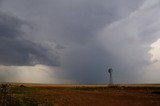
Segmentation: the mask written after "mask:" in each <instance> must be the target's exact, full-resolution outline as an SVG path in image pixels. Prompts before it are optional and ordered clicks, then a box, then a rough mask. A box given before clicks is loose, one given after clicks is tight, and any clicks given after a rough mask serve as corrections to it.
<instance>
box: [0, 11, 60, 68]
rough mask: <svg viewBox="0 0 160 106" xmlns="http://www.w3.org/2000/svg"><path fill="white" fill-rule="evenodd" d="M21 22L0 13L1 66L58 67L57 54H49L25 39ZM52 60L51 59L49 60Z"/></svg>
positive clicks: (11, 16)
mask: <svg viewBox="0 0 160 106" xmlns="http://www.w3.org/2000/svg"><path fill="white" fill-rule="evenodd" d="M24 26H28V27H30V26H29V24H28V23H26V22H25V21H23V20H20V19H18V18H17V17H15V16H13V15H11V14H5V13H3V12H1V13H0V51H1V52H0V64H1V65H35V64H47V65H55V66H57V65H60V63H59V61H58V54H57V53H56V52H54V53H53V52H52V54H51V53H49V51H50V50H48V49H47V48H45V47H43V45H40V44H36V43H35V42H32V41H30V40H28V39H26V38H25V36H27V34H26V33H25V32H24V31H23V27H24ZM50 58H52V59H50Z"/></svg>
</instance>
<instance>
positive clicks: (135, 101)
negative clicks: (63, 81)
mask: <svg viewBox="0 0 160 106" xmlns="http://www.w3.org/2000/svg"><path fill="white" fill-rule="evenodd" d="M24 86H25V87H24V88H20V87H19V85H16V84H15V85H14V84H13V85H12V88H13V97H14V98H17V99H20V98H26V99H25V100H34V101H36V102H37V104H38V106H160V85H148V86H147V85H137V86H136V85H134V86H133V85H115V86H106V85H32V84H28V85H27V84H24Z"/></svg>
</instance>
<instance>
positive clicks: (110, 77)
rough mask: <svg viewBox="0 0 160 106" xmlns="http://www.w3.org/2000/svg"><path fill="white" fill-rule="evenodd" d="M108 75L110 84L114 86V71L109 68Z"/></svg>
mask: <svg viewBox="0 0 160 106" xmlns="http://www.w3.org/2000/svg"><path fill="white" fill-rule="evenodd" d="M108 73H109V84H110V85H112V84H113V79H112V73H113V69H112V68H109V69H108Z"/></svg>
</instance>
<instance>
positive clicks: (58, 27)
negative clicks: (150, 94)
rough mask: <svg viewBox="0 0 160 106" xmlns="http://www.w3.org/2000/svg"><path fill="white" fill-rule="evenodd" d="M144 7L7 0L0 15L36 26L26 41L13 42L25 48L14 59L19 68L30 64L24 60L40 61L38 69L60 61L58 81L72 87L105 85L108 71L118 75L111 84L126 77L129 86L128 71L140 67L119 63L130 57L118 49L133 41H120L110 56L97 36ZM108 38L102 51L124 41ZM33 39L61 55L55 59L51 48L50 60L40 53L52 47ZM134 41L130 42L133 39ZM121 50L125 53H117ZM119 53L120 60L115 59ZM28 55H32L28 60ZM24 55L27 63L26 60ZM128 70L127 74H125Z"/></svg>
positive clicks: (123, 1) (103, 1) (81, 0)
mask: <svg viewBox="0 0 160 106" xmlns="http://www.w3.org/2000/svg"><path fill="white" fill-rule="evenodd" d="M143 2H144V0H141V1H140V0H134V1H133V0H112V1H111V0H98V1H97V0H45V1H44V0H39V1H36V0H15V1H9V0H8V1H6V2H5V3H4V5H3V6H2V10H3V11H9V12H12V13H14V14H16V15H17V17H21V18H22V19H24V20H27V21H30V22H33V23H35V24H37V26H35V27H37V29H38V30H37V32H34V34H31V35H30V36H29V37H30V39H29V41H26V40H22V42H20V41H18V40H16V41H15V42H16V43H17V44H18V45H24V47H20V48H23V49H21V51H28V52H25V53H22V54H21V55H18V56H20V57H19V58H22V59H20V63H22V62H23V61H22V60H23V59H25V60H26V61H24V62H25V63H23V64H28V63H30V60H29V59H31V60H32V59H33V60H35V62H36V61H40V62H41V63H42V64H46V62H47V63H48V64H50V63H57V61H60V63H61V66H60V67H61V69H62V71H61V72H60V73H59V77H64V78H66V79H72V80H74V81H75V82H76V83H94V84H95V83H96V84H98V83H101V84H102V83H107V81H106V80H107V78H108V76H107V75H108V74H107V68H108V67H113V68H114V70H115V71H117V72H115V76H116V77H117V79H116V82H118V81H117V80H119V79H121V80H120V81H119V82H124V79H125V78H127V79H128V80H129V82H134V81H133V80H134V77H135V75H133V76H132V74H135V72H133V71H135V70H136V68H135V66H136V65H142V64H143V62H142V61H139V59H138V61H137V60H136V61H134V62H131V61H129V60H127V59H126V58H125V59H124V60H123V58H122V57H123V56H124V55H125V56H127V57H130V56H131V54H132V53H131V52H130V51H129V52H128V51H127V48H130V47H129V46H128V47H127V46H123V45H127V44H128V43H130V41H131V42H132V37H131V38H129V37H127V38H128V40H127V41H128V42H123V40H122V42H121V43H122V44H120V45H119V46H118V47H117V48H115V51H110V49H108V48H107V50H106V48H105V47H103V46H102V45H101V43H100V42H99V41H98V38H99V33H98V32H99V31H100V30H101V29H103V28H104V27H106V26H109V25H110V24H111V23H113V22H115V21H117V20H121V19H123V18H126V17H128V16H129V15H130V14H131V13H132V12H134V11H136V10H137V9H138V8H139V6H140V5H141V4H142V3H143ZM17 5H18V7H17ZM117 30H118V28H117ZM114 32H116V31H114ZM28 33H29V32H28ZM107 34H108V35H106V36H108V38H107V40H106V45H105V46H106V47H108V46H109V47H114V45H112V43H110V41H111V40H113V41H115V42H116V41H118V40H119V39H121V38H122V39H123V38H125V37H124V36H123V35H121V36H115V35H114V36H111V35H109V34H110V33H107ZM111 34H112V33H111ZM116 34H117V33H116ZM32 38H35V39H36V40H37V41H40V42H41V43H42V45H43V44H44V42H49V41H56V42H58V44H60V45H62V46H57V47H56V48H58V49H61V48H62V49H63V50H62V53H60V54H58V55H57V53H59V51H58V50H56V49H54V50H53V51H54V52H53V51H52V50H51V51H52V52H53V54H55V55H52V56H53V57H51V56H50V55H51V54H50V52H45V51H47V50H48V51H49V50H50V49H51V48H50V47H49V48H47V47H46V46H45V47H44V45H43V46H39V45H37V43H33V41H32ZM133 39H135V38H134V37H133ZM25 42H26V43H25ZM41 43H40V44H41ZM134 43H135V44H136V41H135V42H133V45H134ZM17 44H16V45H17ZM121 46H122V50H124V51H122V50H121ZM137 46H138V43H137V45H136V46H131V47H132V48H134V49H133V50H131V51H132V52H133V51H134V50H135V51H139V47H138V48H137ZM30 47H31V48H30ZM125 47H126V49H125ZM46 49H47V50H46ZM119 49H120V50H119ZM129 50H130V49H129ZM143 52H144V51H143V50H142V51H140V52H139V53H137V54H136V55H135V57H136V59H137V57H139V56H142V55H143V54H144V53H143ZM118 53H119V54H120V55H117V54H118ZM29 54H31V55H30V56H28V55H29ZM121 54H122V55H123V56H122V55H121ZM141 54H142V55H141ZM25 56H28V57H30V58H28V57H26V58H25ZM54 56H55V57H54ZM121 56H122V57H121ZM125 56H124V57H125ZM37 59H38V60H37ZM44 61H46V62H44ZM135 63H136V64H135ZM10 64H13V62H12V63H10ZM125 64H127V65H125ZM133 64H134V65H133ZM53 65H55V64H53ZM130 69H131V71H129V70H130ZM128 75H129V76H128ZM130 75H131V76H130ZM129 77H130V78H129Z"/></svg>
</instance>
